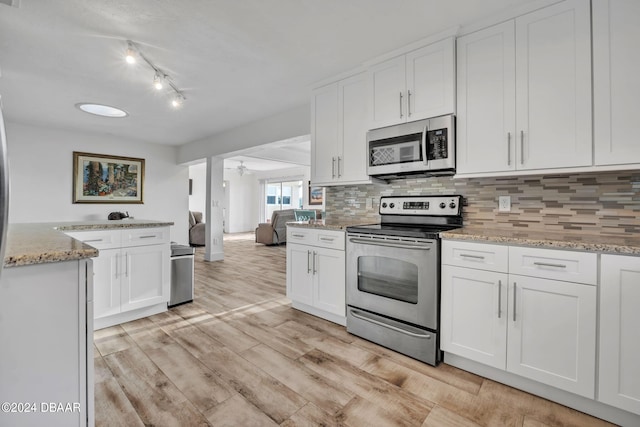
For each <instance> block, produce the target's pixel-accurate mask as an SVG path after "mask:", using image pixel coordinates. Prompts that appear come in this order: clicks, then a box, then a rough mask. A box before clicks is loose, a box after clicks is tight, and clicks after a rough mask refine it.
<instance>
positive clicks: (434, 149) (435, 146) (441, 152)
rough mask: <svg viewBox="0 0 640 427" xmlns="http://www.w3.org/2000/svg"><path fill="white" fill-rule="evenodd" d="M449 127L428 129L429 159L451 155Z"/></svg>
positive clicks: (444, 157)
mask: <svg viewBox="0 0 640 427" xmlns="http://www.w3.org/2000/svg"><path fill="white" fill-rule="evenodd" d="M447 134H448V129H447V128H444V129H434V130H430V131H427V159H429V160H439V159H446V158H448V157H449V150H448V148H449V143H448V141H447Z"/></svg>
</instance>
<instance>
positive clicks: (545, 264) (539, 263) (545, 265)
mask: <svg viewBox="0 0 640 427" xmlns="http://www.w3.org/2000/svg"><path fill="white" fill-rule="evenodd" d="M533 265H537V266H539V267H558V268H567V266H566V265H565V264H553V263H550V262H534V263H533Z"/></svg>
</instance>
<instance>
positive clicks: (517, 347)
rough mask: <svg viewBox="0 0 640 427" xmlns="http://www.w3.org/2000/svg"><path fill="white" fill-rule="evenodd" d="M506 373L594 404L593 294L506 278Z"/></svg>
mask: <svg viewBox="0 0 640 427" xmlns="http://www.w3.org/2000/svg"><path fill="white" fill-rule="evenodd" d="M509 280H510V282H511V283H510V288H509V290H510V291H511V293H510V295H509V299H510V300H511V301H513V303H512V305H511V306H510V307H509V308H510V313H509V322H508V326H507V327H508V330H507V335H508V337H509V344H508V346H507V370H508V371H510V372H513V373H515V374H518V375H522V376H523V377H527V378H530V379H532V380H536V381H540V382H542V383H544V384H548V385H551V386H554V387H558V388H560V389H563V390H567V391H570V392H573V393H576V394H579V395H581V396H584V397H588V398H591V399H593V398H594V395H595V350H596V341H595V339H596V338H595V337H596V288H595V287H593V286H585V285H581V284H575V283H567V282H560V281H553V280H546V279H539V278H533V277H525V276H517V275H509Z"/></svg>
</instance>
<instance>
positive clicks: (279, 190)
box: [189, 137, 324, 246]
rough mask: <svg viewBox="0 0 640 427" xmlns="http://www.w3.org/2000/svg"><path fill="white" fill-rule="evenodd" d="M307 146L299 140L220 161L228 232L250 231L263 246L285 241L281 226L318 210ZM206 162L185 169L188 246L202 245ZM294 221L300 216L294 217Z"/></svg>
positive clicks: (319, 212)
mask: <svg viewBox="0 0 640 427" xmlns="http://www.w3.org/2000/svg"><path fill="white" fill-rule="evenodd" d="M309 163H310V142H309V139H308V138H304V137H300V138H293V139H291V140H285V141H279V142H275V143H270V144H265V145H262V146H259V147H255V148H252V149H250V150H243V151H241V152H235V153H229V154H228V155H227V156H225V158H224V173H223V183H222V185H223V191H224V198H223V200H222V202H223V203H222V220H223V232H224V238H225V239H226V237H227V235H229V234H236V233H255V235H256V238H255V241H256V242H258V243H263V244H267V245H272V244H281V243H284V241H285V239H286V235H285V234H286V223H287V222H290V221H295V220H296V214H297V215H298V217H300V216H301V215H303V216H304V218H305V219H306V218H309V216H313V217H315V218H320V217H321V216H322V212H323V210H324V197H323V196H324V190H323V189H322V188H320V187H318V188H315V187H311V186H310V166H309ZM206 210H207V165H206V161H203V162H202V163H197V164H193V165H190V166H189V228H190V232H189V235H190V239H189V240H190V244H191V245H193V246H203V245H205V234H206V232H205V228H206V226H205V223H206V219H205V218H206ZM298 219H300V218H298Z"/></svg>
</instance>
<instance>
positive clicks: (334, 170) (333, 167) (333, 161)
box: [331, 157, 336, 178]
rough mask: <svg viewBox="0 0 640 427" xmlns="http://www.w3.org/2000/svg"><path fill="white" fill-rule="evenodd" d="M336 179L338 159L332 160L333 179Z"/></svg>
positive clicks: (333, 158)
mask: <svg viewBox="0 0 640 427" xmlns="http://www.w3.org/2000/svg"><path fill="white" fill-rule="evenodd" d="M335 177H336V158H335V157H332V158H331V178H335Z"/></svg>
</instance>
